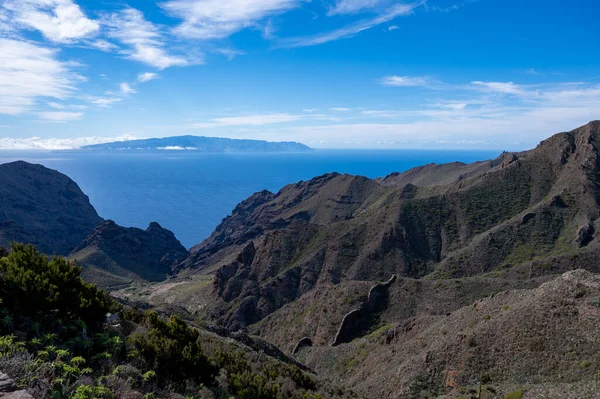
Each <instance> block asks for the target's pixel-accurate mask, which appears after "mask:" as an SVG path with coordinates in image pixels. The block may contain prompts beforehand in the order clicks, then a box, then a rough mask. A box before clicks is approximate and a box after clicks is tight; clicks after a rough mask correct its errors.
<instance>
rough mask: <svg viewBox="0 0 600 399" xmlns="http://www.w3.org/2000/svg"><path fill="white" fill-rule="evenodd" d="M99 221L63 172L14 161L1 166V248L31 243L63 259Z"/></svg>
mask: <svg viewBox="0 0 600 399" xmlns="http://www.w3.org/2000/svg"><path fill="white" fill-rule="evenodd" d="M101 221H102V218H101V217H100V216H98V214H97V213H96V210H95V209H94V207H93V206H92V205H91V204H90V201H89V198H88V197H87V195H85V194H84V193H83V192H82V191H81V189H80V188H79V186H78V185H77V184H76V183H75V182H74V181H73V180H71V179H70V178H69V177H67V176H65V175H64V174H62V173H60V172H57V171H56V170H52V169H48V168H46V167H44V166H42V165H34V164H30V163H27V162H24V161H17V162H11V163H6V164H3V165H0V246H4V247H7V246H8V245H9V243H10V242H11V241H16V242H26V243H31V244H34V245H35V246H36V247H37V249H38V250H40V251H41V252H44V253H47V254H54V253H56V254H58V255H67V254H68V253H69V252H71V251H72V250H73V249H74V248H75V247H76V246H77V245H78V244H79V243H80V242H81V241H82V240H83V239H84V238H85V236H86V235H88V234H89V233H90V232H91V231H92V230H93V229H94V227H95V226H96V225H97V224H98V223H100V222H101Z"/></svg>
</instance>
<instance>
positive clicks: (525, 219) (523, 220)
mask: <svg viewBox="0 0 600 399" xmlns="http://www.w3.org/2000/svg"><path fill="white" fill-rule="evenodd" d="M534 217H535V213H533V212H528V213H526V214H524V215H523V217H522V218H521V224H526V223H527V222H529V221H530V220H531V219H533V218H534Z"/></svg>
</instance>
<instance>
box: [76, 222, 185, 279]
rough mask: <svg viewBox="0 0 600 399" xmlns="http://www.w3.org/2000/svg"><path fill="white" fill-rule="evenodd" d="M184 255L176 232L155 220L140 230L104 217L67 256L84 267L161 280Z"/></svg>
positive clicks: (183, 249)
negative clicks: (120, 224)
mask: <svg viewBox="0 0 600 399" xmlns="http://www.w3.org/2000/svg"><path fill="white" fill-rule="evenodd" d="M187 256H188V251H187V250H186V249H185V248H184V247H183V246H182V245H181V243H180V242H179V240H177V238H175V235H174V234H173V233H172V232H171V231H169V230H167V229H164V228H162V227H161V226H160V225H159V224H158V223H155V222H153V223H150V225H149V226H148V228H147V229H146V230H142V229H138V228H125V227H121V226H119V225H117V224H116V223H115V222H113V221H112V220H107V221H105V222H102V223H101V224H100V225H98V227H96V229H94V231H93V232H92V233H91V234H90V235H89V236H87V237H86V238H85V240H83V242H82V243H81V244H80V245H79V246H78V247H77V248H75V250H74V251H73V252H72V253H71V254H70V256H69V257H70V258H71V259H75V260H77V261H78V262H79V263H80V264H81V265H83V266H87V267H95V268H98V269H101V270H104V271H107V272H110V273H113V274H117V275H122V274H123V273H127V274H133V275H135V276H137V277H138V278H140V279H143V280H146V281H161V280H164V279H165V278H166V276H167V275H168V274H170V273H171V271H172V270H171V268H172V267H173V266H174V265H175V264H177V263H179V262H181V261H182V260H183V259H185V258H186V257H187ZM84 274H85V271H84Z"/></svg>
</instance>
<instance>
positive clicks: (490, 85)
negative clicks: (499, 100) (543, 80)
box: [471, 81, 529, 96]
mask: <svg viewBox="0 0 600 399" xmlns="http://www.w3.org/2000/svg"><path fill="white" fill-rule="evenodd" d="M471 84H473V85H475V86H478V87H479V88H480V89H481V90H483V91H487V92H493V93H501V94H513V95H516V96H524V95H527V94H528V93H529V92H528V91H527V90H525V89H524V88H523V86H521V85H518V84H516V83H513V82H481V81H475V82H471Z"/></svg>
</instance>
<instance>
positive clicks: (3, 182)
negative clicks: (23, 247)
mask: <svg viewBox="0 0 600 399" xmlns="http://www.w3.org/2000/svg"><path fill="white" fill-rule="evenodd" d="M13 241H14V242H23V243H29V244H34V245H35V246H36V247H37V248H38V249H39V250H40V251H41V252H44V253H46V254H58V255H64V256H66V255H69V256H70V258H71V259H74V260H77V261H78V263H79V264H80V265H81V266H84V269H85V270H84V276H85V277H86V278H87V279H89V280H90V281H93V282H95V283H98V284H100V285H102V286H104V287H111V286H119V285H122V284H128V283H130V282H132V281H134V280H140V279H141V280H146V281H159V280H164V279H165V278H166V276H167V274H169V273H171V267H172V266H173V265H175V264H177V263H180V262H181V261H182V260H184V259H185V258H186V257H187V256H188V252H187V250H186V249H185V248H184V247H183V246H182V245H181V243H180V242H179V241H178V240H177V239H176V238H175V236H174V235H173V233H172V232H170V231H169V230H166V229H163V228H162V227H161V226H159V225H158V224H157V223H151V224H150V226H149V227H148V228H147V229H146V230H141V229H136V228H124V227H121V226H118V225H116V224H115V223H114V222H112V221H104V220H103V219H102V218H101V217H100V216H98V214H97V213H96V211H95V209H94V207H93V206H92V205H91V204H90V201H89V199H88V197H87V196H86V195H85V194H84V193H83V192H82V191H81V190H80V188H79V187H78V186H77V184H76V183H75V182H74V181H73V180H71V179H70V178H69V177H67V176H65V175H64V174H62V173H60V172H57V171H55V170H51V169H48V168H46V167H44V166H42V165H33V164H30V163H27V162H23V161H18V162H12V163H7V164H3V165H0V246H4V247H8V246H9V244H10V243H11V242H13Z"/></svg>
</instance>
